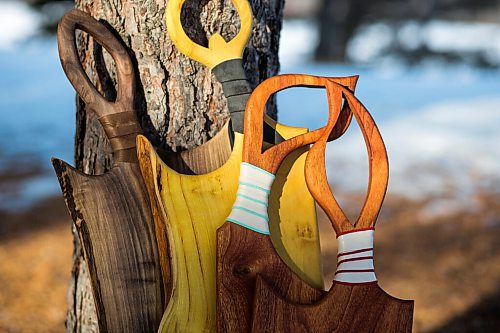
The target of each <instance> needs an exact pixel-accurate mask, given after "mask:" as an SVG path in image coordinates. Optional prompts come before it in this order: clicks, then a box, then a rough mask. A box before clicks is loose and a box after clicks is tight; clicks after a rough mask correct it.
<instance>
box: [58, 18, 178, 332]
mask: <svg viewBox="0 0 500 333" xmlns="http://www.w3.org/2000/svg"><path fill="white" fill-rule="evenodd" d="M76 29H80V30H83V31H86V32H87V33H89V34H90V35H91V36H92V37H93V38H94V39H95V40H96V41H97V42H99V43H100V44H101V45H102V46H103V47H104V48H106V50H107V51H108V52H109V53H110V54H111V56H112V57H113V59H114V60H115V63H116V67H117V74H118V75H117V76H118V88H117V98H116V101H115V102H110V101H108V100H106V99H105V98H104V97H103V96H102V95H101V94H100V93H99V92H98V91H97V89H96V88H95V86H94V85H93V84H92V82H91V81H90V80H89V78H88V77H87V75H86V74H85V71H84V70H83V68H82V65H81V63H80V60H79V58H78V52H77V50H76V45H75V30H76ZM58 44H59V54H60V57H61V63H62V66H63V69H64V71H65V73H66V75H67V76H68V79H69V80H70V82H71V84H72V85H73V87H74V88H75V90H76V91H77V93H78V94H79V95H80V97H81V98H82V99H83V100H84V101H85V103H86V104H87V107H88V109H89V110H91V111H93V112H95V113H96V115H97V118H98V119H99V121H100V122H101V124H102V125H103V127H104V129H105V132H106V135H107V137H108V139H110V141H111V146H112V149H113V155H114V165H113V167H112V168H111V170H110V171H108V172H107V173H105V174H103V175H98V176H92V175H87V174H84V173H82V172H80V171H78V170H76V169H75V168H73V167H71V166H70V165H68V164H67V163H65V162H63V161H61V160H58V159H53V166H54V169H55V171H56V174H57V178H58V180H59V184H60V186H61V189H62V192H63V195H64V200H65V202H66V205H67V207H68V210H69V212H70V214H71V217H72V219H73V222H74V223H75V225H76V228H77V230H78V233H79V237H80V241H81V244H82V248H83V254H84V257H85V261H86V263H87V265H88V267H89V272H90V273H89V275H90V280H91V284H92V292H93V296H94V299H95V303H96V310H97V318H98V324H99V330H100V332H137V333H140V332H144V333H149V332H154V331H156V329H157V327H158V325H159V323H160V320H161V316H162V314H163V311H164V309H165V304H166V300H165V297H164V289H166V287H165V286H166V285H167V282H168V280H169V277H168V276H167V275H162V272H161V268H160V258H159V254H158V249H157V244H156V238H155V230H154V222H153V216H152V212H151V209H150V201H149V198H148V193H147V191H146V187H145V185H144V182H143V180H142V176H141V173H140V170H139V165H138V160H137V155H136V152H135V150H136V145H135V137H136V136H137V134H139V133H141V127H140V126H139V124H138V122H137V119H136V115H135V110H134V108H133V105H134V92H135V74H134V70H133V66H132V62H131V60H130V57H129V56H128V53H127V51H126V50H125V49H124V47H123V46H122V45H121V44H120V42H119V41H118V40H117V39H116V38H115V37H114V35H113V34H112V33H111V32H110V31H109V30H108V29H107V28H106V27H105V26H104V25H103V24H101V23H99V22H98V21H96V20H95V19H93V18H92V17H91V16H89V15H88V14H86V13H84V12H81V11H78V10H72V11H70V12H68V13H66V14H65V15H64V16H63V18H62V19H61V23H60V24H59V27H58Z"/></svg>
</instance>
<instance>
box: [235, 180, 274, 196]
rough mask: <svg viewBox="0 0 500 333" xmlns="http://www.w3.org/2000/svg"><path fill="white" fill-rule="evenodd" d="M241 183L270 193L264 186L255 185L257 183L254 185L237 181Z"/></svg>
mask: <svg viewBox="0 0 500 333" xmlns="http://www.w3.org/2000/svg"><path fill="white" fill-rule="evenodd" d="M239 183H240V184H241V185H245V186H248V187H252V188H254V189H256V190H259V191H262V192H266V193H267V194H270V193H271V191H269V190H266V189H265V188H263V187H260V186H257V185H254V184H250V183H246V182H239Z"/></svg>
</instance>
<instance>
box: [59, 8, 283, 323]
mask: <svg viewBox="0 0 500 333" xmlns="http://www.w3.org/2000/svg"><path fill="white" fill-rule="evenodd" d="M166 1H167V0H156V1H153V0H144V1H133V0H76V1H75V2H76V7H77V8H78V9H81V10H83V11H85V12H87V13H90V14H91V15H92V16H94V17H95V18H97V19H100V20H103V21H105V22H106V23H107V25H108V27H110V28H112V29H113V30H114V31H115V32H116V34H117V35H119V36H120V37H121V39H122V40H123V42H124V44H125V45H126V46H127V47H128V48H129V50H130V54H131V56H132V59H133V61H134V63H135V67H136V71H137V73H138V75H139V84H138V88H137V90H138V91H137V96H138V98H137V100H136V103H137V109H138V110H140V111H139V112H140V114H139V115H138V118H139V120H140V121H141V123H142V127H143V129H144V131H145V133H146V135H147V136H148V137H149V139H150V140H151V141H152V142H153V143H154V144H155V145H156V146H157V147H160V148H162V149H166V150H172V151H179V150H182V149H189V148H192V147H195V146H198V145H200V144H202V143H204V142H205V141H207V140H208V139H209V138H211V137H212V136H213V135H215V134H216V133H217V132H218V131H219V130H220V129H221V128H222V126H223V124H224V123H225V121H226V119H227V118H228V112H227V108H226V100H225V98H224V97H223V95H222V88H221V85H220V84H219V83H218V82H217V81H215V78H214V76H213V75H212V74H211V73H210V70H208V69H207V68H205V67H203V66H202V65H200V64H198V63H196V62H194V61H191V60H189V59H187V58H186V57H185V56H184V55H182V54H180V53H179V52H178V51H177V50H176V49H175V47H174V46H173V45H172V42H171V41H170V39H169V38H168V35H167V33H166V29H165V23H164V14H165V7H166ZM250 2H251V4H252V9H253V14H254V21H253V35H252V39H251V41H250V43H249V44H248V46H247V48H246V50H245V54H244V64H245V69H246V72H247V76H248V78H249V80H250V82H251V85H252V86H253V87H255V86H256V85H257V84H258V83H259V82H261V81H263V80H264V79H266V78H268V77H270V76H273V75H275V74H277V72H278V70H279V60H278V47H279V37H280V30H281V25H282V16H283V15H282V14H283V5H284V0H251V1H250ZM183 22H184V29H185V30H186V32H187V34H188V35H189V36H190V37H191V38H192V39H193V40H194V41H195V42H197V43H199V44H202V45H205V46H206V45H207V40H208V37H209V36H210V35H212V34H213V33H215V32H219V33H221V35H222V36H223V37H224V38H226V40H229V39H231V38H232V37H234V36H235V35H236V33H237V32H238V29H239V18H238V15H237V13H236V11H235V10H234V7H233V6H232V4H231V2H230V0H199V1H187V2H186V4H185V6H184V12H183ZM77 44H78V48H79V50H80V57H81V59H82V62H83V64H84V68H85V70H86V72H87V74H88V75H89V77H90V79H91V80H92V81H93V82H94V83H96V86H97V87H98V89H99V90H101V92H102V93H103V94H104V96H106V97H107V98H109V99H113V98H114V95H115V91H114V89H112V88H111V89H109V88H106V89H104V88H103V87H108V86H111V87H112V86H113V85H109V84H105V83H106V82H104V83H103V84H102V85H101V84H99V83H98V80H97V69H96V62H95V61H94V55H96V54H97V53H95V48H94V45H93V43H92V40H91V39H90V38H89V37H88V35H86V34H84V33H80V34H79V36H78V42H77ZM104 53H105V57H104V58H105V62H106V64H107V68H108V70H109V72H110V74H111V75H110V76H111V77H110V78H104V80H108V82H107V83H109V80H110V81H111V82H112V83H114V74H115V73H114V68H113V64H112V60H111V58H110V57H109V56H108V55H107V54H106V52H105V51H104ZM98 63H99V62H98ZM101 80H103V78H101ZM268 113H269V114H270V115H271V116H275V115H276V106H275V102H274V100H273V101H270V104H269V106H268ZM76 122H77V124H76V134H75V164H76V166H77V168H78V169H80V170H82V171H83V172H85V173H88V174H101V173H104V172H106V170H108V169H109V167H110V165H111V161H112V156H111V149H110V145H109V143H108V141H107V139H106V138H105V136H104V132H103V130H102V128H101V126H100V124H99V123H98V121H97V120H96V118H95V116H94V115H93V114H91V113H87V110H86V108H85V105H84V104H83V102H82V101H81V100H79V99H78V100H77V114H76ZM73 234H74V253H73V271H72V279H71V282H70V286H69V290H68V314H67V321H66V327H67V331H68V332H97V331H98V325H97V317H96V313H95V307H94V300H93V296H92V291H91V286H90V282H89V279H88V275H87V268H86V265H85V261H84V259H83V256H82V254H81V246H80V243H79V239H78V235H77V233H76V230H75V229H74V228H73Z"/></svg>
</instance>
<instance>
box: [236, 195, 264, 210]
mask: <svg viewBox="0 0 500 333" xmlns="http://www.w3.org/2000/svg"><path fill="white" fill-rule="evenodd" d="M236 196H237V197H242V198H245V199H248V200H250V201H253V202H255V203H258V204H261V205H264V206H266V207H267V202H265V201H261V200H257V199H254V198H252V197H249V196H248V195H244V194H241V193H237V194H236Z"/></svg>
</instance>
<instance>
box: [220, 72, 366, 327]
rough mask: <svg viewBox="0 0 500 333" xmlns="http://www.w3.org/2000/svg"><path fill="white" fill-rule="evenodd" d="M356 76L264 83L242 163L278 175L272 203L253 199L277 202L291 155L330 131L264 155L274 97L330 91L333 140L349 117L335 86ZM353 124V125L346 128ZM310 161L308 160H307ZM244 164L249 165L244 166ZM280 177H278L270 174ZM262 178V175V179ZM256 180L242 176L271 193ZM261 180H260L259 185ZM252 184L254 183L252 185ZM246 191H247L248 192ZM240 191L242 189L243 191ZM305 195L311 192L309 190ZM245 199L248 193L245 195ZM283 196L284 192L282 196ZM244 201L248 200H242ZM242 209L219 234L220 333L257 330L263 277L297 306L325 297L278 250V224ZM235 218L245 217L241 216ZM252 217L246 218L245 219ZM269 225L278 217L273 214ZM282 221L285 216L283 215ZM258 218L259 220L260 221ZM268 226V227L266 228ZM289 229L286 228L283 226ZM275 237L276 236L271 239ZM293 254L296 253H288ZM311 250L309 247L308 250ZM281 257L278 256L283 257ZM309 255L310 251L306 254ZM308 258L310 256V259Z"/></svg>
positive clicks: (249, 115) (252, 109)
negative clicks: (297, 89) (267, 113)
mask: <svg viewBox="0 0 500 333" xmlns="http://www.w3.org/2000/svg"><path fill="white" fill-rule="evenodd" d="M353 80H354V82H355V80H356V79H355V78H352V77H348V78H326V77H315V76H310V75H290V74H289V75H280V76H276V77H273V78H270V79H268V80H266V81H264V82H263V83H262V84H261V85H259V86H258V87H257V88H256V89H255V91H254V92H253V93H252V95H251V97H250V100H249V102H248V104H247V108H246V111H245V141H244V148H243V159H242V161H243V162H244V163H245V164H246V165H248V166H249V168H253V169H258V170H257V171H256V172H257V174H259V175H267V176H262V177H264V178H266V177H267V178H269V177H275V178H274V180H273V182H272V186H271V187H270V197H269V199H267V198H266V199H264V198H260V199H257V198H255V197H252V198H248V199H249V200H251V201H256V200H258V201H260V202H262V200H268V203H269V204H271V203H272V200H273V199H272V198H273V195H277V194H276V193H275V189H274V185H275V183H276V182H279V181H280V180H279V179H280V175H279V169H280V168H281V167H282V163H283V161H285V160H286V158H287V156H288V155H289V154H293V153H294V152H295V150H296V149H299V148H301V147H307V146H308V145H309V144H311V143H313V142H315V141H316V140H317V139H319V138H320V137H321V135H323V133H324V132H325V127H323V128H321V129H318V130H315V131H312V132H308V133H301V134H300V135H297V136H293V137H291V138H287V140H285V141H283V142H281V143H279V144H277V145H275V146H272V147H270V148H268V149H266V150H264V151H263V130H262V122H263V116H264V109H265V105H266V102H267V100H268V99H269V97H270V96H271V95H272V94H274V93H276V92H278V91H280V90H283V89H286V88H290V87H294V86H306V87H315V88H320V87H322V88H326V89H327V93H328V101H329V107H330V113H331V114H333V115H334V116H331V117H330V118H331V120H330V122H331V124H333V127H332V129H331V130H330V131H329V132H328V133H327V139H328V140H329V139H330V138H332V137H335V138H336V137H338V135H339V134H341V133H343V132H344V130H345V126H347V125H348V122H347V123H346V122H345V118H341V117H340V115H342V114H344V112H343V111H341V110H344V108H343V107H342V103H341V97H339V96H337V95H335V94H334V91H333V90H332V89H331V86H332V84H333V82H339V83H341V84H344V85H346V86H352V82H353ZM346 124H347V125H346ZM306 159H307V157H306ZM242 165H243V164H242ZM270 175H275V176H270ZM257 178H259V177H257ZM252 181H254V179H252V178H249V179H246V180H242V179H241V178H240V188H242V186H243V188H246V189H247V190H245V191H248V187H252V188H253V187H257V188H259V189H260V191H264V192H266V191H267V190H266V189H265V188H262V186H261V185H257V184H252ZM259 181H260V180H257V182H259ZM249 183H250V185H248V184H249ZM245 191H243V192H245ZM238 193H240V189H238ZM304 193H305V192H304ZM241 194H242V196H243V197H245V196H246V194H245V193H241ZM278 195H279V194H278ZM241 202H244V200H242V201H241ZM247 203H248V205H249V207H243V206H241V203H238V202H236V203H235V205H234V206H233V207H234V208H233V211H232V212H231V215H230V216H229V217H228V219H227V221H226V223H224V225H222V226H221V227H220V228H219V229H218V230H217V331H218V332H248V331H250V329H251V327H252V311H253V303H254V293H255V283H256V279H257V277H262V279H264V280H266V281H268V282H269V283H270V284H271V285H272V286H273V290H274V291H275V292H276V293H277V294H279V295H280V297H283V298H285V299H286V300H288V301H290V302H293V303H300V304H308V303H313V302H315V301H316V300H318V299H320V298H321V297H322V295H323V287H322V286H321V287H318V286H317V285H314V284H311V283H310V282H309V281H307V280H306V279H304V278H303V277H302V276H300V275H298V274H297V273H296V272H294V271H293V270H292V269H290V268H291V267H290V264H289V263H288V262H287V261H286V257H284V256H283V254H282V253H280V252H279V249H276V250H275V244H274V242H272V241H271V239H274V237H276V234H275V232H276V230H275V229H274V230H273V228H272V224H270V225H266V226H265V227H266V228H264V229H265V230H264V229H262V228H260V229H259V228H258V227H256V225H253V224H252V223H251V222H252V221H251V220H250V221H249V222H250V223H246V222H245V221H241V220H238V219H237V218H236V217H234V216H233V213H234V212H236V210H237V211H238V212H241V210H243V211H245V212H247V213H249V214H253V215H255V216H259V217H261V218H262V217H263V216H262V215H261V214H262V213H257V212H256V211H254V210H253V209H252V208H250V206H251V205H252V202H248V201H247ZM291 209H292V211H293V214H296V215H298V214H301V212H300V209H301V208H300V207H298V206H296V207H291ZM235 214H236V215H235V216H242V215H245V214H241V213H239V215H238V213H237V212H236V213H235ZM248 216H250V215H248V214H246V217H244V216H243V217H244V218H245V219H246V218H247V217H248ZM265 217H266V218H269V221H271V219H272V218H273V216H272V214H271V213H270V212H268V216H265ZM278 218H279V217H278ZM256 219H257V218H256ZM261 225H262V224H261ZM280 225H282V226H286V225H287V221H285V220H283V219H282V220H281V224H280ZM282 228H286V227H282ZM269 234H270V235H269ZM287 250H289V251H291V249H287ZM305 250H306V249H305V248H303V249H302V251H305ZM277 253H278V254H277ZM302 254H304V253H302ZM304 258H307V255H306V256H304Z"/></svg>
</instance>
